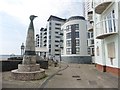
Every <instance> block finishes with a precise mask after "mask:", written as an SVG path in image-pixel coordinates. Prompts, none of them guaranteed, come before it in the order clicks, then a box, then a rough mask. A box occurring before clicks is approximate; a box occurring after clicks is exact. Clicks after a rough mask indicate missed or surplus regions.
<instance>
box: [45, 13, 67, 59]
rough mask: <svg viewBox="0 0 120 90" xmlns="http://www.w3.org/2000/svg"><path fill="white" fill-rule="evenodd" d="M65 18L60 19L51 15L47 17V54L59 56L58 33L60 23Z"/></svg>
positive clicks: (59, 31) (62, 22)
mask: <svg viewBox="0 0 120 90" xmlns="http://www.w3.org/2000/svg"><path fill="white" fill-rule="evenodd" d="M65 21H66V19H62V18H59V17H56V16H53V15H51V16H50V17H49V19H48V25H47V30H48V33H49V35H48V36H49V46H48V48H49V56H50V57H54V56H55V57H59V56H60V38H61V37H60V36H61V35H60V33H61V25H63V24H64V23H65Z"/></svg>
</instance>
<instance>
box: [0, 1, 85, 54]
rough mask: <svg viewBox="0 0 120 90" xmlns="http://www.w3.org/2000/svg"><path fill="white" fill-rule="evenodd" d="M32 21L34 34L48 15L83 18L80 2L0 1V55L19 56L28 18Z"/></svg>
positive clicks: (45, 22)
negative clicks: (32, 18) (30, 17)
mask: <svg viewBox="0 0 120 90" xmlns="http://www.w3.org/2000/svg"><path fill="white" fill-rule="evenodd" d="M30 15H36V16H38V17H37V18H35V20H34V29H35V34H37V33H38V32H39V30H40V28H41V27H44V28H45V27H46V25H47V20H48V18H49V17H50V15H54V16H58V17H61V18H65V19H67V18H69V17H71V16H76V15H79V16H83V3H82V0H0V55H6V54H7V55H10V54H15V55H20V50H21V49H20V46H21V44H22V43H25V41H26V35H27V30H28V26H29V23H30V20H29V16H30Z"/></svg>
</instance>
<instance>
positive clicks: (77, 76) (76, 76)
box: [72, 75, 80, 78]
mask: <svg viewBox="0 0 120 90" xmlns="http://www.w3.org/2000/svg"><path fill="white" fill-rule="evenodd" d="M72 77H73V78H80V76H79V75H75V76H72Z"/></svg>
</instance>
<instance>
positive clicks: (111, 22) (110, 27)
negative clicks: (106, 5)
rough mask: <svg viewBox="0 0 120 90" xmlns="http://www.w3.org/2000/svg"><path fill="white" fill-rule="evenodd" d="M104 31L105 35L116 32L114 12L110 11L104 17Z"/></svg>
mask: <svg viewBox="0 0 120 90" xmlns="http://www.w3.org/2000/svg"><path fill="white" fill-rule="evenodd" d="M104 25H105V30H106V33H109V32H116V25H115V12H114V10H112V11H111V12H110V13H109V14H108V15H107V16H106V17H105V23H104Z"/></svg>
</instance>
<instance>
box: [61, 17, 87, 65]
mask: <svg viewBox="0 0 120 90" xmlns="http://www.w3.org/2000/svg"><path fill="white" fill-rule="evenodd" d="M61 30H62V31H63V46H64V47H63V49H61V52H62V57H63V58H64V59H68V60H71V61H70V62H77V63H82V62H83V63H84V61H80V58H81V56H87V55H88V53H87V28H86V20H85V18H84V17H82V16H72V17H70V18H69V19H67V21H66V22H65V23H64V25H63V26H62V28H61ZM70 57H72V58H70ZM73 58H74V60H72V59H73ZM75 60H76V61H75ZM86 60H87V59H86ZM88 62H89V61H88Z"/></svg>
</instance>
